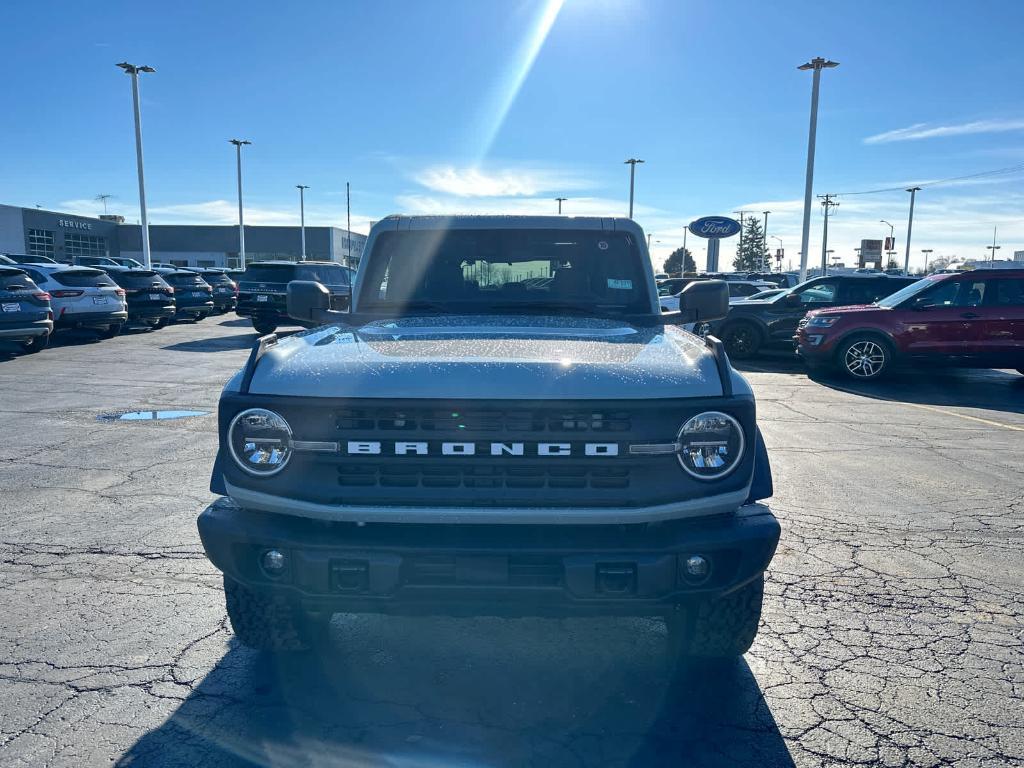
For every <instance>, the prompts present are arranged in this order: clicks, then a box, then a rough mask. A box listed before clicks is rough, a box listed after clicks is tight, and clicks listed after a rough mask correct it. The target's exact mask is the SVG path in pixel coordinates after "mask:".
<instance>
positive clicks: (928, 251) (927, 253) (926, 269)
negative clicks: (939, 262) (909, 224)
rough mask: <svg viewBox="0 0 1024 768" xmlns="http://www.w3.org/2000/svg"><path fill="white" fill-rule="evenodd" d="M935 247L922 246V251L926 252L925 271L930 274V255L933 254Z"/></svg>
mask: <svg viewBox="0 0 1024 768" xmlns="http://www.w3.org/2000/svg"><path fill="white" fill-rule="evenodd" d="M933 250H934V248H922V249H921V253H923V254H924V273H925V274H926V275H927V274H928V257H929V256H931V254H932V251H933Z"/></svg>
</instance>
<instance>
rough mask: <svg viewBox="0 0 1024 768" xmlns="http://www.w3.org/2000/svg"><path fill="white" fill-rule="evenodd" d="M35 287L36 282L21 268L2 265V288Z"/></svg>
mask: <svg viewBox="0 0 1024 768" xmlns="http://www.w3.org/2000/svg"><path fill="white" fill-rule="evenodd" d="M35 288H36V284H35V283H33V282H32V278H31V277H29V276H28V275H27V274H25V273H24V272H22V271H21V270H20V269H7V268H5V267H0V290H5V291H22V290H35Z"/></svg>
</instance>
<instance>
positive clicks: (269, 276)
mask: <svg viewBox="0 0 1024 768" xmlns="http://www.w3.org/2000/svg"><path fill="white" fill-rule="evenodd" d="M348 275H349V272H348V270H347V269H345V268H344V267H342V266H341V265H340V264H252V265H250V266H249V267H247V268H246V270H245V274H243V275H241V276H240V277H239V278H238V279H239V280H240V281H242V282H247V283H288V282H291V281H292V280H313V281H315V282H318V283H323V284H324V285H348V284H349V282H350V281H349V279H348Z"/></svg>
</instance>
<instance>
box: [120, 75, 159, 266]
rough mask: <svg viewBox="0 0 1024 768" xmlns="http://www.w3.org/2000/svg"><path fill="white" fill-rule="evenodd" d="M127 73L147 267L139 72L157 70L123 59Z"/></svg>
mask: <svg viewBox="0 0 1024 768" xmlns="http://www.w3.org/2000/svg"><path fill="white" fill-rule="evenodd" d="M117 66H119V67H120V68H121V69H123V70H124V71H125V74H128V75H131V78H132V105H133V107H134V111H135V162H136V164H137V165H138V168H139V209H140V211H141V213H142V218H141V222H140V226H141V227H142V263H143V264H144V265H145V267H146V269H149V268H150V267H151V266H152V264H153V258H152V255H151V253H150V250H149V219H148V218H147V217H146V176H145V174H144V173H143V171H142V113H141V112H140V111H139V73H140V72H147V73H149V72H156V70H155V69H153V68H152V67H149V66H141V67H140V66H137V65H135V64H129V63H128V62H127V61H122V62H121V63H120V64H118V65H117Z"/></svg>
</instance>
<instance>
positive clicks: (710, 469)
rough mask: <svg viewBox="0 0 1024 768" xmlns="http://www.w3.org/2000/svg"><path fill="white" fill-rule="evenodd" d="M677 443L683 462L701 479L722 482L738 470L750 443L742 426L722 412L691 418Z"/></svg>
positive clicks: (682, 463)
mask: <svg viewBox="0 0 1024 768" xmlns="http://www.w3.org/2000/svg"><path fill="white" fill-rule="evenodd" d="M676 441H677V442H678V443H679V452H678V454H677V456H678V458H679V463H680V464H681V465H682V467H683V469H685V470H686V471H687V472H688V473H689V474H691V475H693V476H694V477H696V478H697V479H698V480H719V479H721V478H723V477H725V476H726V475H728V474H729V473H730V472H732V471H733V470H734V469H736V467H737V466H738V465H739V463H740V459H741V458H742V456H743V449H744V447H745V443H746V440H745V438H744V437H743V427H741V426H740V423H739V422H738V421H736V419H734V418H733V417H732V416H730V415H729V414H727V413H721V412H720V411H706V412H704V413H700V414H697V415H696V416H694V417H693V418H691V419H689V420H688V421H687V422H686V423H685V424H683V426H682V429H680V430H679V435H678V437H677V438H676Z"/></svg>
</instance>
